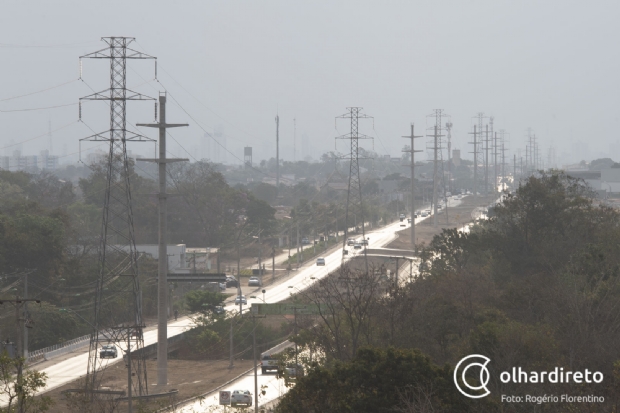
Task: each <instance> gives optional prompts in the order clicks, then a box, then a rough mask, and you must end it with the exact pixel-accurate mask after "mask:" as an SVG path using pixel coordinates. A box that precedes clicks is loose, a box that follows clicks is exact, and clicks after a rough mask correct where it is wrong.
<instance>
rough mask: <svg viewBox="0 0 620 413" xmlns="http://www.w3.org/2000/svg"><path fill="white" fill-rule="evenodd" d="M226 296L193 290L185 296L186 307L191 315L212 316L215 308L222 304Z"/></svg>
mask: <svg viewBox="0 0 620 413" xmlns="http://www.w3.org/2000/svg"><path fill="white" fill-rule="evenodd" d="M225 299H226V296H225V295H224V294H222V293H217V292H213V291H206V290H193V291H190V292H188V293H187V294H186V295H185V306H186V307H187V310H188V311H189V312H190V313H201V314H203V315H206V314H211V313H212V312H213V310H214V309H215V306H218V305H220V304H222V302H223V301H224V300H225Z"/></svg>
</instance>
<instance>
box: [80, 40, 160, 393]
mask: <svg viewBox="0 0 620 413" xmlns="http://www.w3.org/2000/svg"><path fill="white" fill-rule="evenodd" d="M102 40H103V41H104V42H106V43H107V44H108V47H107V48H105V49H102V50H100V51H97V52H94V53H91V54H88V55H85V56H82V57H81V58H93V59H109V60H110V88H109V89H108V90H105V91H102V92H97V93H94V94H92V95H89V96H86V97H84V98H82V99H84V100H106V101H109V102H110V129H109V130H108V131H106V132H102V133H99V134H96V135H93V136H90V137H88V138H84V139H82V141H106V142H109V143H110V146H109V152H108V159H107V164H106V170H105V176H106V179H107V182H106V189H105V195H104V206H103V217H102V226H101V238H100V244H99V274H98V279H97V288H96V293H95V300H94V320H93V330H92V333H91V338H90V350H89V358H88V367H87V375H86V390H87V391H90V392H91V394H94V393H92V392H93V391H96V390H97V389H98V387H99V385H100V383H101V379H102V377H103V371H104V370H103V367H104V365H103V364H104V363H103V362H102V360H101V358H100V357H99V354H98V353H99V344H100V343H111V344H119V345H122V346H123V347H125V346H126V348H127V350H129V351H128V352H126V357H127V359H128V364H129V369H128V379H129V380H131V381H132V386H128V396H129V398H131V397H132V394H133V393H134V392H135V393H137V394H138V395H146V394H148V387H147V377H146V365H145V359H144V352H143V351H140V350H141V349H142V348H143V347H144V338H143V328H144V325H143V322H142V308H141V307H142V306H141V290H140V283H139V280H138V254H137V251H136V246H135V237H134V227H133V214H132V206H131V190H130V176H129V173H130V168H129V162H128V158H127V147H126V143H127V141H150V139H147V138H144V137H143V136H140V135H138V134H135V133H133V132H129V131H127V130H126V102H127V100H153V99H152V98H150V97H147V96H143V95H141V94H139V93H135V92H132V91H130V90H127V88H126V70H127V59H154V57H152V56H149V55H146V54H144V53H141V52H137V51H135V50H132V49H130V48H128V47H127V46H128V45H129V44H130V43H131V42H132V41H134V39H133V38H128V37H107V38H103V39H102ZM81 58H80V59H81ZM80 112H81V111H80ZM127 278H129V280H128V279H127ZM104 290H110V291H112V292H111V293H107V294H106V293H104ZM120 303H123V304H125V305H127V304H128V306H127V308H126V310H127V311H125V312H123V313H122V314H121V315H120V318H119V316H118V313H117V315H116V316H115V315H114V311H112V309H113V308H112V307H113V306H118V305H119V304H120ZM136 350H138V352H137V353H134V352H136ZM130 353H134V354H130ZM132 373H133V374H132ZM132 375H135V379H133V380H132V379H131V376H132ZM130 400H131V399H130ZM129 403H130V404H131V401H130V402H129Z"/></svg>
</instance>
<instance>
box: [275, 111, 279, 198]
mask: <svg viewBox="0 0 620 413" xmlns="http://www.w3.org/2000/svg"><path fill="white" fill-rule="evenodd" d="M278 195H280V116H279V115H276V198H277V196H278Z"/></svg>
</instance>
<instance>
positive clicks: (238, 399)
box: [230, 390, 252, 407]
mask: <svg viewBox="0 0 620 413" xmlns="http://www.w3.org/2000/svg"><path fill="white" fill-rule="evenodd" d="M238 404H243V405H245V406H247V407H250V406H251V405H252V393H250V391H249V390H233V392H232V394H231V395H230V407H235V406H237V405H238Z"/></svg>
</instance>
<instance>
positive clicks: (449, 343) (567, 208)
mask: <svg viewBox="0 0 620 413" xmlns="http://www.w3.org/2000/svg"><path fill="white" fill-rule="evenodd" d="M421 258H422V265H421V274H420V276H419V277H418V278H416V279H415V280H414V281H413V282H411V283H408V284H406V285H404V286H397V285H394V284H392V283H391V282H390V280H388V279H387V278H386V277H384V276H383V275H381V274H377V273H375V272H374V271H371V274H364V273H359V272H352V271H348V270H346V269H344V270H341V271H340V273H338V274H335V275H333V276H332V277H330V278H329V279H326V280H322V281H321V282H319V283H317V284H316V285H315V287H313V288H311V289H310V290H308V291H307V292H304V293H301V294H299V299H300V300H303V301H305V302H313V303H317V304H321V306H322V307H321V308H322V310H321V314H320V315H319V316H311V317H310V316H309V317H308V318H307V320H306V321H305V323H304V322H303V321H301V320H300V324H302V325H303V327H302V329H301V330H300V333H299V334H298V335H297V336H296V337H295V341H297V342H298V345H299V346H300V349H302V351H306V352H307V351H314V352H315V354H317V355H321V356H322V357H315V358H314V360H313V361H312V362H310V361H308V360H306V361H305V363H306V368H307V372H308V374H307V375H306V376H305V377H303V378H300V379H299V380H298V382H297V384H296V385H295V387H294V388H292V389H291V391H290V392H289V393H288V394H287V395H286V396H284V397H283V399H282V401H281V403H280V406H279V407H278V409H277V411H278V412H297V411H299V412H301V411H312V410H314V411H334V412H356V413H359V412H369V413H370V412H382V411H385V412H388V411H402V412H405V411H406V412H431V411H433V412H481V411H488V412H500V411H502V412H521V411H522V412H527V411H532V406H531V405H528V404H519V403H515V404H503V405H502V404H500V403H499V398H500V396H501V394H503V393H505V391H506V390H505V389H504V387H503V386H504V385H503V384H502V383H501V382H499V381H495V380H492V381H491V382H489V385H488V386H489V390H490V391H491V396H489V397H488V398H486V399H485V400H486V401H485V402H482V401H471V400H469V401H467V400H465V398H464V397H462V396H460V395H459V393H458V392H457V390H456V388H455V387H454V385H453V384H452V383H451V382H450V385H444V384H445V380H448V381H449V378H450V377H451V368H450V367H448V366H454V365H455V364H456V363H457V362H458V361H459V360H460V359H461V358H462V357H464V356H466V355H469V354H483V355H486V356H487V357H489V358H490V359H491V360H492V363H491V364H490V365H489V367H490V371H491V377H499V373H500V372H501V371H506V370H510V369H511V368H512V367H513V366H521V367H522V368H523V369H524V370H527V371H541V370H553V369H554V368H555V367H556V366H557V367H563V368H564V369H565V370H571V371H585V369H588V370H590V371H600V372H602V373H603V375H604V377H605V380H604V382H603V383H602V384H600V385H598V384H582V385H574V384H563V385H557V384H549V383H538V384H532V383H529V384H526V383H522V384H520V385H518V387H516V390H515V389H511V391H514V392H515V393H516V394H541V395H543V394H558V393H562V392H569V393H570V394H574V395H587V394H596V395H600V396H604V397H605V403H604V404H603V405H597V410H596V411H597V412H615V411H616V410H615V407H614V406H617V405H618V403H620V391H619V390H618V389H619V387H618V384H619V381H618V380H619V379H620V376H619V375H618V372H619V371H620V349H619V348H618V347H617V346H615V345H612V344H611V343H617V342H619V341H620V317H619V315H620V308H619V307H618V303H620V214H619V213H618V212H617V211H616V210H613V209H611V208H608V207H606V206H604V205H600V204H599V203H598V202H596V201H595V200H594V198H593V197H592V194H591V193H590V191H589V190H588V188H587V187H585V186H584V185H583V182H579V181H578V180H575V179H572V178H569V177H567V176H565V175H562V174H559V173H558V174H549V175H547V174H543V175H541V176H539V177H531V178H529V179H528V180H527V181H526V182H523V183H522V185H521V186H520V187H519V188H517V190H516V192H515V193H514V194H512V195H508V196H507V197H506V199H505V201H503V203H502V204H501V205H500V206H498V207H497V208H495V216H494V217H493V218H491V219H489V220H488V221H482V222H480V223H479V224H478V225H476V226H474V227H473V228H472V231H471V232H470V233H461V232H458V231H456V230H444V231H443V232H442V234H440V235H438V236H436V237H435V238H434V240H433V241H432V242H431V244H430V245H428V246H427V247H426V248H425V250H424V251H423V252H422V254H421ZM399 358H400V360H402V361H400V362H398V363H397V362H396V360H399ZM317 360H318V361H317ZM390 363H394V364H393V365H391V364H390ZM401 363H402V364H404V365H406V364H407V363H413V364H414V366H412V367H411V368H410V369H404V370H401V369H400V365H401ZM390 366H391V367H390ZM411 371H415V372H417V373H416V374H410V372H411ZM386 384H388V385H387V386H386ZM360 389H363V390H361V391H360ZM572 407H574V409H573V410H572V411H575V412H587V411H588V412H589V411H591V410H588V409H590V407H591V406H586V405H584V406H578V405H572V406H571V408H572ZM565 408H566V405H562V404H555V405H554V404H548V405H545V406H543V407H541V409H542V410H541V411H549V412H563V411H566V410H565ZM580 409H582V410H580Z"/></svg>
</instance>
